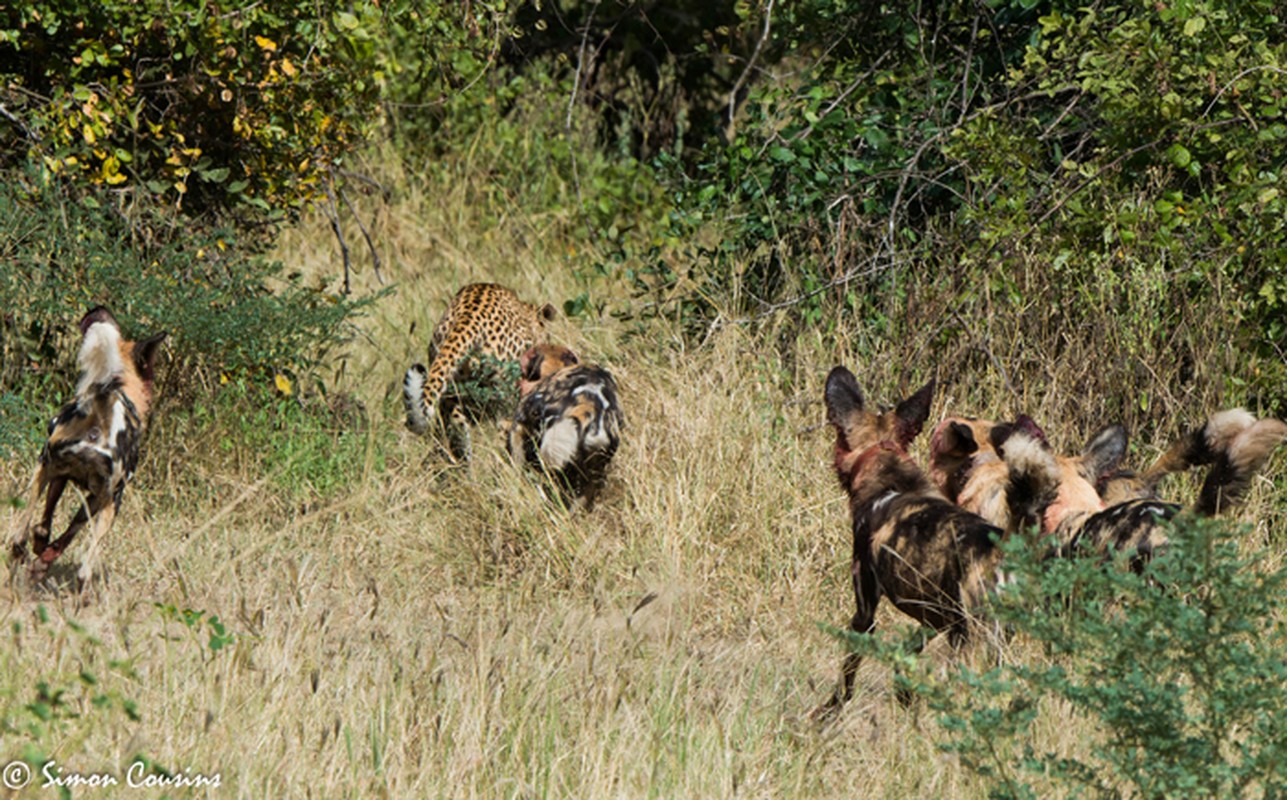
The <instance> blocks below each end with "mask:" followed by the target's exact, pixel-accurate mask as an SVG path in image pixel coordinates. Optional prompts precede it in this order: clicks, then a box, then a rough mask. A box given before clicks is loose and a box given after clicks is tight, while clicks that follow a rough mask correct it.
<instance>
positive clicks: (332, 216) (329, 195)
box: [326, 175, 352, 296]
mask: <svg viewBox="0 0 1287 800" xmlns="http://www.w3.org/2000/svg"><path fill="white" fill-rule="evenodd" d="M333 183H334V180H333V178H331V176H330V175H327V179H326V203H327V208H326V216H327V219H329V220H330V222H331V231H332V232H333V233H334V234H335V238H336V239H337V240H338V241H339V243H340V255H341V256H343V258H344V294H345V296H348V294H349V293H350V291H352V286H351V284H350V281H349V268H350V264H351V260H350V258H349V243H348V242H347V241H345V239H344V230H343V229H342V228H341V227H340V213H339V209H337V208H336V207H335V192H334V190H333V189H332V184H333Z"/></svg>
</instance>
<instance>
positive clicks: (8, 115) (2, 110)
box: [0, 103, 40, 142]
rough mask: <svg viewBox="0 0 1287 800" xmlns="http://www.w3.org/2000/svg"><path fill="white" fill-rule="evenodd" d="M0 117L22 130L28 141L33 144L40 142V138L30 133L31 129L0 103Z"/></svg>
mask: <svg viewBox="0 0 1287 800" xmlns="http://www.w3.org/2000/svg"><path fill="white" fill-rule="evenodd" d="M0 116H2V117H4V118H5V119H7V120H9V121H10V122H12V123H13V124H14V125H17V126H18V127H19V128H20V129H21V130H22V133H23V135H24V136H26V137H27V138H28V139H30V140H32V141H33V142H38V141H40V137H39V136H36V135H35V134H34V133H32V132H31V128H28V127H27V125H26V123H24V122H23V121H22V119H21V118H20V117H18V116H17V115H15V114H14V113H13V112H12V111H10V110H9V109H7V108H5V106H4V103H0Z"/></svg>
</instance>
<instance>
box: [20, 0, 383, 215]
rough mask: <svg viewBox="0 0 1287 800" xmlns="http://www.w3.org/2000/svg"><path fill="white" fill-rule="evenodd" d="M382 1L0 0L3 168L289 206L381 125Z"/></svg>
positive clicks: (191, 198)
mask: <svg viewBox="0 0 1287 800" xmlns="http://www.w3.org/2000/svg"><path fill="white" fill-rule="evenodd" d="M380 15H381V12H380V8H379V6H378V5H376V4H368V3H358V4H348V3H334V2H325V3H316V2H302V1H300V0H295V1H293V2H278V3H271V4H269V3H252V4H244V5H243V7H241V8H236V9H228V10H224V9H221V8H218V7H215V6H211V5H210V4H208V3H205V2H199V1H198V0H180V2H168V1H167V2H162V1H161V0H146V1H145V2H135V1H134V0H111V1H110V2H98V3H92V4H89V5H86V4H84V3H79V2H69V1H68V0H37V1H36V2H29V3H18V4H13V3H9V4H5V5H4V6H0V79H3V82H4V88H3V89H2V90H0V92H2V96H3V98H4V106H5V109H6V114H5V115H4V118H3V120H0V131H3V132H5V133H6V134H7V137H6V139H5V140H0V142H3V146H2V147H0V163H4V164H5V165H7V166H13V165H15V164H17V163H21V162H24V161H25V162H29V163H31V164H33V165H35V166H36V167H37V168H38V169H39V170H40V172H41V177H42V178H43V179H44V180H46V181H51V180H55V179H67V178H71V179H73V180H75V181H76V182H79V183H87V184H96V185H104V186H110V187H113V188H114V189H115V190H116V191H117V192H125V193H129V194H130V195H133V196H135V197H154V198H156V199H158V200H162V201H164V202H167V203H173V204H175V205H177V206H182V207H185V208H187V209H188V210H190V211H193V212H196V213H201V212H204V211H209V210H219V209H227V208H231V209H235V210H241V211H242V212H244V213H249V214H251V216H252V218H253V217H257V216H258V214H259V213H262V212H267V211H282V210H287V209H297V208H299V207H301V206H302V205H303V204H305V203H307V202H309V201H310V200H311V199H312V198H314V197H316V196H317V195H318V193H319V191H320V188H321V184H322V183H324V182H325V181H326V180H328V177H329V172H330V171H331V170H332V169H334V167H335V165H336V163H337V162H338V161H339V160H340V159H341V158H342V157H343V156H344V155H345V154H346V152H347V151H348V150H349V149H350V148H351V147H352V146H353V145H354V144H355V143H359V142H361V141H362V139H363V138H364V137H365V136H366V135H367V133H368V132H369V131H370V130H371V128H372V124H373V123H374V122H375V121H377V120H378V115H377V114H374V113H373V111H374V110H375V109H376V108H377V100H378V94H379V81H380V80H381V77H382V72H381V69H380V63H379V58H378V56H379V53H380V51H379V50H378V49H377V46H376V45H377V42H378V40H379V38H380V36H379V30H380V28H381V26H382V19H381V16H380Z"/></svg>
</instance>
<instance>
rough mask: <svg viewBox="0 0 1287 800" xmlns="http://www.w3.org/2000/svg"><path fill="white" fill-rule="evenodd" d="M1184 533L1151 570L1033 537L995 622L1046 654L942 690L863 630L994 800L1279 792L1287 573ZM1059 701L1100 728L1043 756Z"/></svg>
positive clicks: (1017, 542) (1195, 527)
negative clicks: (1036, 544) (1058, 552)
mask: <svg viewBox="0 0 1287 800" xmlns="http://www.w3.org/2000/svg"><path fill="white" fill-rule="evenodd" d="M1171 537H1172V543H1173V544H1172V547H1171V548H1170V549H1169V550H1168V551H1167V552H1166V554H1165V555H1162V556H1160V557H1158V558H1156V559H1154V560H1153V562H1152V563H1151V565H1150V566H1149V568H1148V569H1147V570H1146V572H1145V573H1144V574H1143V575H1138V574H1135V573H1132V572H1131V571H1130V570H1128V569H1126V567H1125V565H1124V564H1118V565H1105V564H1102V563H1101V562H1100V561H1099V560H1098V559H1096V558H1081V559H1053V560H1043V559H1042V557H1041V555H1040V554H1039V553H1038V551H1037V549H1035V548H1033V547H1031V545H1029V544H1026V543H1025V542H1023V541H1022V540H1021V537H1013V538H1011V539H1010V540H1009V541H1008V542H1006V543H1005V544H1004V546H1005V549H1006V559H1007V560H1006V568H1007V571H1008V572H1010V573H1011V575H1013V576H1014V578H1015V583H1014V585H1012V586H1007V587H1006V589H1005V590H1004V591H1003V592H1001V593H1000V595H999V597H998V599H997V601H996V602H995V603H994V605H993V608H992V613H993V614H994V616H995V618H996V619H997V620H998V621H999V622H1000V623H1001V624H1003V625H1005V626H1006V627H1007V629H1009V630H1011V631H1012V632H1013V636H1014V637H1015V642H1016V643H1021V642H1023V641H1024V640H1030V641H1032V642H1035V643H1037V644H1038V645H1040V647H1041V648H1042V649H1043V650H1044V652H1045V654H1046V657H1045V658H1037V659H1034V660H1032V661H1030V662H1027V663H1025V662H1023V661H1011V663H1006V664H1003V665H1002V666H998V667H994V668H991V669H986V670H983V671H978V670H975V669H972V668H969V667H968V666H964V665H958V666H956V667H954V668H953V669H952V670H951V672H950V674H949V675H948V676H947V677H946V678H944V679H941V680H940V679H936V678H934V677H932V676H931V674H930V673H929V672H928V671H927V669H926V667H925V665H924V664H923V663H921V662H919V661H918V660H917V659H915V658H913V657H909V656H907V655H906V653H905V652H904V651H903V650H902V649H901V648H894V647H890V646H888V645H879V644H876V645H874V646H873V643H872V642H871V641H870V637H859V636H855V635H852V634H850V636H853V638H855V639H856V640H859V646H861V647H863V648H864V649H865V650H867V651H868V652H871V651H875V652H877V653H883V654H885V655H886V659H885V660H886V661H888V662H890V663H892V664H894V665H895V666H896V667H897V668H898V670H899V675H900V677H899V681H900V684H901V687H902V689H903V690H904V691H908V692H913V693H917V694H920V695H921V696H923V697H925V698H926V699H927V701H928V703H929V705H930V707H931V708H932V709H934V710H935V711H936V712H937V713H938V715H939V717H938V718H939V723H940V725H941V726H942V729H943V733H944V735H945V737H946V743H945V744H944V745H943V749H945V750H946V751H948V752H951V753H954V754H956V755H957V756H958V757H959V758H960V760H961V763H963V764H964V765H965V766H966V767H968V768H969V769H971V770H973V771H974V772H976V773H978V774H979V775H981V776H983V777H984V778H986V779H987V780H988V782H989V783H990V785H991V791H990V795H991V796H993V797H1000V798H1021V797H1022V798H1033V797H1040V796H1046V795H1048V794H1049V793H1050V792H1051V790H1052V789H1053V790H1057V791H1060V792H1071V793H1079V792H1085V791H1089V792H1090V793H1091V794H1093V795H1095V796H1101V797H1120V796H1138V797H1203V798H1206V797H1243V796H1247V795H1256V796H1264V797H1275V796H1279V795H1281V794H1282V793H1283V791H1284V790H1287V770H1285V769H1284V764H1287V758H1285V757H1287V736H1284V730H1283V724H1284V723H1283V719H1282V709H1283V708H1284V707H1285V706H1287V662H1285V661H1284V658H1283V655H1284V653H1285V652H1287V629H1285V628H1284V617H1283V611H1284V607H1283V606H1284V598H1285V597H1287V595H1285V594H1284V589H1287V569H1285V568H1284V567H1282V566H1281V565H1279V566H1272V561H1267V560H1266V559H1264V558H1262V557H1259V556H1258V555H1256V554H1253V555H1251V556H1242V555H1240V554H1239V546H1238V542H1237V541H1236V538H1235V532H1233V531H1231V530H1230V529H1229V528H1228V527H1227V526H1226V525H1224V524H1222V523H1219V522H1215V521H1210V520H1202V519H1193V518H1184V517H1180V518H1177V520H1176V521H1175V524H1174V526H1173V528H1172V529H1171ZM1007 660H1009V659H1007ZM1056 707H1059V708H1066V709H1069V710H1070V712H1071V714H1072V716H1073V717H1074V718H1075V719H1076V720H1078V721H1079V723H1078V724H1082V723H1085V724H1088V725H1090V726H1091V727H1092V728H1093V729H1094V733H1093V734H1092V735H1090V736H1087V737H1079V741H1078V742H1077V743H1076V744H1075V745H1072V746H1071V748H1072V749H1071V750H1064V751H1061V752H1056V751H1054V750H1048V749H1045V748H1043V747H1042V746H1041V745H1040V744H1039V743H1038V742H1036V741H1034V738H1033V728H1034V723H1035V722H1036V721H1037V720H1038V719H1039V718H1040V716H1041V715H1042V714H1043V713H1045V712H1050V711H1051V710H1052V709H1054V708H1056ZM1060 724H1065V725H1066V724H1068V723H1067V722H1061V723H1060Z"/></svg>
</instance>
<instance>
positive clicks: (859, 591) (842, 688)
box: [813, 560, 880, 720]
mask: <svg viewBox="0 0 1287 800" xmlns="http://www.w3.org/2000/svg"><path fill="white" fill-rule="evenodd" d="M853 586H854V600H855V601H856V603H857V606H858V611H857V612H856V613H855V614H854V615H853V618H852V619H851V620H849V630H850V631H851V632H853V633H871V632H872V631H873V630H874V629H875V628H876V605H877V604H878V603H879V602H880V583H879V582H878V581H877V580H876V572H875V570H874V569H873V568H872V566H871V565H870V564H868V563H866V562H865V561H862V560H859V561H856V562H854V566H853ZM861 663H862V656H861V655H859V654H858V653H852V652H851V653H849V654H847V655H846V656H845V660H844V662H843V664H842V665H841V667H840V685H839V686H838V687H836V691H835V694H833V695H832V696H831V699H830V700H828V701H827V702H826V703H824V704H822V706H820V707H819V708H818V709H817V710H815V711H814V712H813V716H814V717H815V718H816V719H819V720H826V719H829V718H831V717H832V716H834V715H835V714H836V713H838V712H839V711H840V709H841V708H842V707H843V706H844V704H845V703H847V702H849V698H851V697H853V694H854V676H855V675H857V674H858V665H859V664H861Z"/></svg>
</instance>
